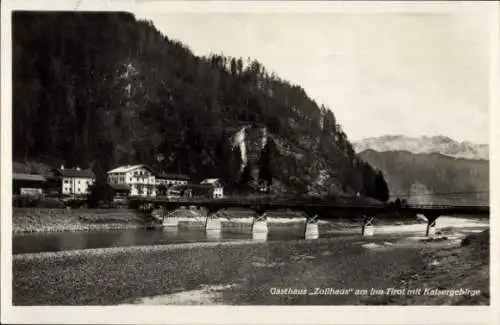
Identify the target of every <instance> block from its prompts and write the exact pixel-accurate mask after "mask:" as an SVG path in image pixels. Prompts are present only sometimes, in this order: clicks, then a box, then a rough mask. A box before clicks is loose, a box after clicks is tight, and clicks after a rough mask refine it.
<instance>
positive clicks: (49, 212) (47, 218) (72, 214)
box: [12, 208, 144, 234]
mask: <svg viewBox="0 0 500 325" xmlns="http://www.w3.org/2000/svg"><path fill="white" fill-rule="evenodd" d="M12 212H13V213H12V232H13V233H14V234H22V233H50V232H63V231H98V230H118V229H130V228H139V227H143V224H144V223H143V217H142V215H141V214H140V213H139V212H137V211H134V210H129V209H71V210H67V209H38V208H13V211H12Z"/></svg>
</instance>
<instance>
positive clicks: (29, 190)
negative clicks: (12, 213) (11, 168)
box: [12, 173, 47, 196]
mask: <svg viewBox="0 0 500 325" xmlns="http://www.w3.org/2000/svg"><path fill="white" fill-rule="evenodd" d="M46 184H47V179H46V178H45V177H44V176H42V175H39V174H23V173H13V174H12V187H13V188H12V190H13V192H12V194H14V195H29V196H41V195H43V192H44V189H45V186H46Z"/></svg>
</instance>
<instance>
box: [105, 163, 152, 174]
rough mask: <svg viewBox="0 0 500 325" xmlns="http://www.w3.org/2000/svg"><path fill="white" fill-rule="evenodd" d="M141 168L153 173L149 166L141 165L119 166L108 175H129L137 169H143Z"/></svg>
mask: <svg viewBox="0 0 500 325" xmlns="http://www.w3.org/2000/svg"><path fill="white" fill-rule="evenodd" d="M141 167H142V168H147V169H149V170H151V171H153V170H152V169H151V167H149V166H147V165H144V164H141V165H123V166H118V167H116V168H115V169H111V170H110V171H108V174H109V173H128V172H129V171H131V170H134V169H137V168H141Z"/></svg>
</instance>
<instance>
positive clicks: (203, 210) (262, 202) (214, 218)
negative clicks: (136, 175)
mask: <svg viewBox="0 0 500 325" xmlns="http://www.w3.org/2000/svg"><path fill="white" fill-rule="evenodd" d="M130 204H131V206H132V207H134V208H136V209H140V210H141V211H143V212H145V214H146V215H147V216H150V220H154V221H153V224H156V225H169V226H177V224H178V222H176V220H175V218H171V217H169V216H170V215H171V212H173V211H176V210H178V209H180V208H189V209H194V210H198V211H199V212H200V213H199V215H204V216H205V229H206V230H207V231H219V230H220V229H221V222H220V220H218V219H219V218H218V214H219V212H221V211H224V210H226V209H230V208H245V209H249V210H251V211H253V213H254V216H253V223H252V232H253V233H255V232H257V233H258V232H263V233H267V223H266V213H268V212H272V211H291V212H301V213H302V214H303V215H305V218H306V223H305V229H304V232H305V235H306V238H307V237H311V238H314V237H315V236H316V237H317V233H318V224H317V223H318V220H335V219H339V218H346V216H347V218H349V219H357V218H359V217H362V219H363V220H364V221H363V223H362V225H361V234H362V235H372V234H373V231H374V229H373V221H374V220H375V218H376V217H377V216H381V215H384V216H386V217H389V218H390V217H391V216H408V217H411V216H414V217H416V215H417V214H421V215H424V216H425V217H426V219H427V228H426V236H429V235H432V234H434V231H435V226H436V220H437V219H438V218H439V217H440V216H444V215H446V216H463V215H468V216H472V215H476V216H489V214H490V208H489V206H479V205H469V206H468V205H405V206H401V205H396V204H393V203H388V204H384V203H380V202H377V201H373V200H372V201H368V200H366V199H361V198H357V197H330V198H318V197H299V198H277V199H276V198H274V199H272V198H253V199H252V198H225V199H217V200H209V199H205V200H165V199H157V198H132V199H131V200H130ZM153 211H157V212H158V211H159V212H158V213H157V215H156V217H153V218H151V216H153ZM308 234H309V235H310V236H308Z"/></svg>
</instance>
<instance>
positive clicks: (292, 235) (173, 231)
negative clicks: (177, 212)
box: [13, 224, 339, 254]
mask: <svg viewBox="0 0 500 325" xmlns="http://www.w3.org/2000/svg"><path fill="white" fill-rule="evenodd" d="M251 227H252V225H251V224H248V225H247V224H244V225H237V226H234V225H224V226H223V227H222V229H214V230H213V231H209V230H207V231H206V230H205V228H204V227H201V226H200V227H184V226H180V227H164V228H163V229H156V230H145V229H129V230H121V231H97V232H60V233H49V234H23V235H14V236H13V254H21V253H37V252H51V251H60V250H75V249H86V248H105V247H125V246H142V245H164V244H175V243H190V242H214V241H238V240H245V241H247V240H255V241H259V242H262V241H277V240H278V241H281V240H298V239H304V227H303V226H300V225H298V226H295V225H289V226H288V227H285V226H282V225H278V226H275V225H270V227H269V231H268V232H264V231H263V232H254V233H252V231H251ZM327 230H328V229H324V228H322V229H320V231H319V237H320V238H321V237H325V236H328V237H332V236H335V237H338V236H339V234H334V235H332V234H330V233H329V231H327ZM314 237H315V238H317V237H316V236H314Z"/></svg>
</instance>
